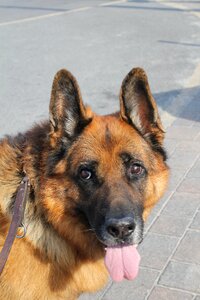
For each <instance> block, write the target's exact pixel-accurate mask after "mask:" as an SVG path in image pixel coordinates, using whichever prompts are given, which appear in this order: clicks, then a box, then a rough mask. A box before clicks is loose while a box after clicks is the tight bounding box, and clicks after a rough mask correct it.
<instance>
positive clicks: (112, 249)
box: [97, 221, 143, 282]
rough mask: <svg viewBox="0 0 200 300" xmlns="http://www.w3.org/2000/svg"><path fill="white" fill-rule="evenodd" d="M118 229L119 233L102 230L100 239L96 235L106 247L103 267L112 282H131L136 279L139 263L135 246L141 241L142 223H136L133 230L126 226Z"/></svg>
mask: <svg viewBox="0 0 200 300" xmlns="http://www.w3.org/2000/svg"><path fill="white" fill-rule="evenodd" d="M124 223H125V222H124ZM127 223H128V222H127ZM120 227H121V230H119V231H118V230H117V229H116V228H115V230H111V231H110V232H109V230H103V232H104V234H101V237H100V238H99V237H98V236H99V234H98V235H97V238H98V239H99V240H100V241H101V242H102V243H103V244H104V245H105V246H106V247H105V259H104V261H105V266H106V268H107V270H108V272H109V274H110V276H111V278H112V280H113V281H116V282H119V281H122V280H123V279H128V280H133V279H135V278H136V277H137V274H138V271H139V263H140V255H139V253H138V251H137V246H138V244H139V243H141V242H142V239H143V222H142V221H140V222H137V223H136V224H135V226H134V228H133V227H131V226H130V225H127V228H126V226H124V227H123V226H122V225H120ZM122 228H125V229H124V230H123V229H122ZM113 229H114V227H113ZM110 233H112V234H110ZM102 236H103V237H104V238H103V240H102Z"/></svg>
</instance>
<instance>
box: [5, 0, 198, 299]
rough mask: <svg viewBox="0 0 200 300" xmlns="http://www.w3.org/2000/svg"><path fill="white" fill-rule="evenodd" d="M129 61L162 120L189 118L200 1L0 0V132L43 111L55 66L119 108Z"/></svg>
mask: <svg viewBox="0 0 200 300" xmlns="http://www.w3.org/2000/svg"><path fill="white" fill-rule="evenodd" d="M136 66H140V67H142V68H144V69H145V70H146V72H147V74H148V77H149V81H150V86H151V89H152V91H153V93H154V95H155V98H156V100H157V102H158V105H159V110H160V113H161V117H162V120H163V122H164V125H165V127H168V126H170V125H171V124H172V123H173V121H174V120H175V119H176V118H177V117H179V116H181V117H182V118H183V119H184V118H185V120H186V119H188V120H189V119H190V114H182V111H184V108H185V107H187V105H188V104H189V103H191V105H193V107H195V105H196V103H197V102H199V101H200V87H199V85H200V1H198V0H196V1H195V0H193V1H191V0H188V1H187V0H183V1H179V0H174V1H165V0H150V1H142V0H141V1H139V0H138V1H137V0H135V1H131V0H130V1H110V2H108V1H101V0H48V1H39V0H29V1H27V0H0V137H2V136H3V135H4V134H15V133H17V132H18V131H23V130H25V129H26V128H27V127H29V126H31V125H32V124H33V123H34V122H38V121H40V120H42V119H44V118H47V117H48V105H49V98H50V91H51V84H52V80H53V77H54V75H55V73H56V72H57V71H58V70H59V69H61V68H67V69H68V70H70V71H71V72H72V73H73V74H74V75H75V77H76V78H77V80H78V82H79V84H80V87H81V91H82V94H83V98H84V100H85V102H86V103H88V104H90V105H91V106H92V108H93V109H94V110H95V111H96V112H98V113H100V114H105V113H109V112H112V111H116V110H118V107H119V104H118V94H119V89H120V85H121V82H122V80H123V78H124V77H125V75H126V74H127V73H128V72H129V70H130V69H131V68H132V67H136ZM198 107H199V105H198ZM199 114H200V113H199ZM197 117H198V115H197ZM195 118H196V117H195ZM193 121H195V120H193ZM120 292H121V290H120ZM120 292H119V293H120ZM99 297H100V298H98V296H97V295H96V296H92V298H91V297H89V296H84V297H81V299H84V300H89V299H92V300H93V299H104V298H103V296H102V294H101V296H99ZM113 299H117V298H116V296H115V298H113ZM118 299H120V300H122V299H123V296H122V295H120V294H119V298H118ZM109 300H111V299H109ZM123 300H125V299H123ZM128 300H130V299H128ZM131 300H132V299H131ZM136 300H137V299H136Z"/></svg>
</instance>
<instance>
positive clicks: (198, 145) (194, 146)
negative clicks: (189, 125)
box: [177, 123, 200, 151]
mask: <svg viewBox="0 0 200 300" xmlns="http://www.w3.org/2000/svg"><path fill="white" fill-rule="evenodd" d="M199 124H200V123H199ZM177 148H178V149H180V150H186V151H200V142H198V141H196V140H195V141H185V140H183V141H179V143H178V145H177Z"/></svg>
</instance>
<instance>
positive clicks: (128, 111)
mask: <svg viewBox="0 0 200 300" xmlns="http://www.w3.org/2000/svg"><path fill="white" fill-rule="evenodd" d="M120 107H121V109H120V113H121V117H122V119H123V120H125V121H126V122H128V123H129V124H132V125H134V126H135V127H136V128H137V129H138V130H139V131H140V132H141V134H142V135H143V136H144V137H147V138H149V137H150V138H153V139H154V140H156V142H157V143H160V144H161V143H162V140H163V137H164V130H163V127H162V124H161V121H160V117H159V114H158V109H157V105H156V102H155V100H154V98H153V96H152V94H151V90H150V87H149V84H148V79H147V76H146V74H145V72H144V70H143V69H140V68H135V69H132V70H131V71H130V72H129V73H128V75H127V76H126V77H125V79H124V80H123V82H122V86H121V91H120Z"/></svg>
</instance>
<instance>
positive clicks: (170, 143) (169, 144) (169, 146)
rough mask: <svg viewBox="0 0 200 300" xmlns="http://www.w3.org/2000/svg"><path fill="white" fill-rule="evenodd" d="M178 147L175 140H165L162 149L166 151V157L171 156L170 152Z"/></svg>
mask: <svg viewBox="0 0 200 300" xmlns="http://www.w3.org/2000/svg"><path fill="white" fill-rule="evenodd" d="M177 145H178V141H177V139H170V138H168V139H165V140H164V147H165V149H166V151H167V154H168V156H171V154H172V152H173V151H174V150H175V149H176V146H177Z"/></svg>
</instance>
